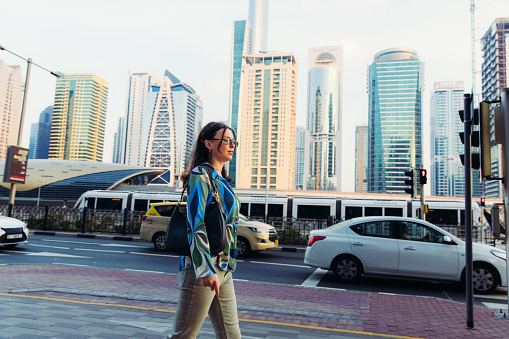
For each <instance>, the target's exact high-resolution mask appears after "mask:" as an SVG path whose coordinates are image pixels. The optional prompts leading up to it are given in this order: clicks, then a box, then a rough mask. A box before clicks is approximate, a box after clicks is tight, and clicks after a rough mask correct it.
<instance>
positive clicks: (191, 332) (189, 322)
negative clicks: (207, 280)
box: [168, 264, 240, 339]
mask: <svg viewBox="0 0 509 339" xmlns="http://www.w3.org/2000/svg"><path fill="white" fill-rule="evenodd" d="M214 266H215V270H216V272H217V275H218V278H219V295H218V296H216V293H215V292H214V291H211V290H210V288H209V287H204V286H203V285H202V283H201V280H200V279H196V275H195V273H194V269H193V268H189V269H187V270H183V271H180V272H179V274H178V280H179V302H178V306H177V314H176V315H175V321H174V323H173V330H172V333H170V334H168V338H171V339H175V338H190V339H191V338H192V339H194V338H196V337H197V336H198V332H199V331H200V328H201V326H202V325H203V322H204V321H205V317H206V316H207V314H208V315H209V317H210V321H211V322H212V326H213V327H214V332H215V333H216V338H221V339H223V338H224V339H240V328H239V320H238V317H237V300H236V298H235V289H234V287H233V279H232V274H231V272H226V271H222V270H221V269H219V266H218V265H217V264H214Z"/></svg>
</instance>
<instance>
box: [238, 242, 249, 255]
mask: <svg viewBox="0 0 509 339" xmlns="http://www.w3.org/2000/svg"><path fill="white" fill-rule="evenodd" d="M249 252H251V246H250V245H249V241H247V239H246V238H242V237H238V238H237V256H238V257H242V256H243V255H246V254H248V253H249Z"/></svg>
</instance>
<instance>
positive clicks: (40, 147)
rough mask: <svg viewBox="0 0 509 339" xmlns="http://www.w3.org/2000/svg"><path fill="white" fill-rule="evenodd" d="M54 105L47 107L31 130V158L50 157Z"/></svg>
mask: <svg viewBox="0 0 509 339" xmlns="http://www.w3.org/2000/svg"><path fill="white" fill-rule="evenodd" d="M52 117H53V106H48V107H46V108H45V109H44V110H43V111H42V112H41V114H40V115H39V121H38V122H36V123H33V124H32V128H31V131H30V146H29V149H30V159H48V152H49V140H50V137H51V119H52Z"/></svg>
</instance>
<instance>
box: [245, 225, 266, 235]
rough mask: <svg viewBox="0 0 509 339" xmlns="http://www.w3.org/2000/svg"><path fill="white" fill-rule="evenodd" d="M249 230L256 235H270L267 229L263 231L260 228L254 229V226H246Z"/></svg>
mask: <svg viewBox="0 0 509 339" xmlns="http://www.w3.org/2000/svg"><path fill="white" fill-rule="evenodd" d="M246 227H247V228H249V229H250V230H251V231H253V232H255V233H262V234H263V233H269V231H268V230H266V229H263V228H258V227H254V226H246Z"/></svg>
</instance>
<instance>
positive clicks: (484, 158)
mask: <svg viewBox="0 0 509 339" xmlns="http://www.w3.org/2000/svg"><path fill="white" fill-rule="evenodd" d="M479 111H480V116H479V139H480V147H481V148H480V151H479V154H480V155H481V175H482V177H483V178H489V177H491V140H490V138H491V135H490V104H489V103H488V102H486V101H483V102H481V103H480V104H479Z"/></svg>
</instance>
